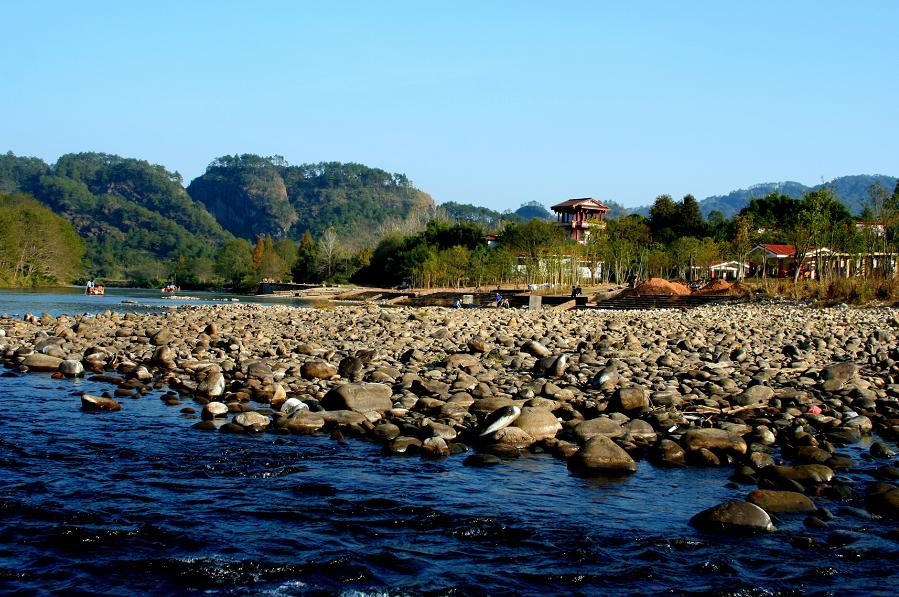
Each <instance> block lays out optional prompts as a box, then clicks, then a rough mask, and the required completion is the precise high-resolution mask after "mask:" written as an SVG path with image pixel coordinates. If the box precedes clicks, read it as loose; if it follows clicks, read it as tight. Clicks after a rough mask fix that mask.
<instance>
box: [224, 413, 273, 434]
mask: <svg viewBox="0 0 899 597" xmlns="http://www.w3.org/2000/svg"><path fill="white" fill-rule="evenodd" d="M271 421H272V420H271V419H270V418H268V417H267V416H265V415H263V414H261V413H257V412H255V411H250V412H245V413H240V414H237V415H235V416H234V419H233V420H232V422H233V423H234V424H235V425H240V426H241V427H243V428H244V429H250V430H252V431H263V430H265V428H266V427H268V426H269V424H270V423H271Z"/></svg>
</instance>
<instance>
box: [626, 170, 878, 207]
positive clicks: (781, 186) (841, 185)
mask: <svg viewBox="0 0 899 597" xmlns="http://www.w3.org/2000/svg"><path fill="white" fill-rule="evenodd" d="M878 182H879V183H880V184H881V186H883V188H885V189H886V190H887V191H889V192H890V193H892V191H893V189H894V188H895V187H896V177H894V176H884V175H882V174H875V175H868V174H856V175H853V176H840V177H839V178H834V179H833V180H831V181H829V182H825V183H822V184H819V185H815V186H813V187H808V186H805V185H804V184H802V183H798V182H792V181H787V182H765V183H761V184H756V185H752V186H751V187H749V188H748V189H738V190H736V191H731V192H730V193H728V194H727V195H713V196H712V197H706V198H705V199H703V200H702V201H700V202H699V209H700V210H701V211H702V215H704V216H705V217H708V216H709V214H710V213H711V212H713V211H720V212H721V213H722V214H724V217H725V218H730V217H731V216H734V215H736V214H738V213H739V212H740V210H741V209H743V208H744V207H746V206H747V205H749V201H750V199H752V198H761V197H764V196H765V195H768V194H770V193H781V194H783V195H789V196H790V197H793V198H795V199H800V198H801V197H802V195H803V194H804V193H808V192H809V191H813V190H815V189H820V188H822V187H830V189H831V190H832V191H833V193H834V195H835V196H836V198H837V199H839V200H840V201H842V202H843V205H845V206H846V208H847V209H848V210H849V212H850V213H852V214H854V215H856V214H859V213H861V212H862V210H864V209H865V205H866V204H867V203H868V201H869V200H870V196H869V195H868V189H869V188H871V187H872V186H874V185H875V184H876V183H878ZM641 209H645V210H646V212H647V213H648V212H649V208H648V207H645V208H641Z"/></svg>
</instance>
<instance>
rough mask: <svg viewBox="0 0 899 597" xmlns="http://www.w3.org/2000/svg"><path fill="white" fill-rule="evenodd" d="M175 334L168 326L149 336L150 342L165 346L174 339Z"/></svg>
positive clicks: (154, 344)
mask: <svg viewBox="0 0 899 597" xmlns="http://www.w3.org/2000/svg"><path fill="white" fill-rule="evenodd" d="M174 337H175V335H174V334H173V333H172V330H170V329H169V328H162V329H161V330H159V331H158V332H156V333H155V334H153V335H152V336H150V344H152V345H153V346H165V345H166V344H168V343H169V342H171V341H172V340H173V339H174Z"/></svg>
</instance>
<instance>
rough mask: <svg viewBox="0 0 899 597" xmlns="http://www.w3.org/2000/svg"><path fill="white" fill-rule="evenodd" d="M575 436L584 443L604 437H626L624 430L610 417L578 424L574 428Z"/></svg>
mask: <svg viewBox="0 0 899 597" xmlns="http://www.w3.org/2000/svg"><path fill="white" fill-rule="evenodd" d="M574 434H575V435H577V437H578V439H580V440H581V441H582V442H587V441H590V440H591V439H593V438H594V437H596V436H597V435H603V436H606V437H620V436H622V435H624V429H622V428H621V425H619V424H618V423H617V422H615V421H613V420H612V419H609V418H608V417H598V418H596V419H589V420H587V421H582V422H581V423H578V424H577V426H576V427H575V428H574Z"/></svg>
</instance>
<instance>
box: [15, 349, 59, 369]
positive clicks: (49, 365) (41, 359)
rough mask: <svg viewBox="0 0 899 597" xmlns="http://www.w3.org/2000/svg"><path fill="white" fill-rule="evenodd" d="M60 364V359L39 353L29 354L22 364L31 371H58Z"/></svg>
mask: <svg viewBox="0 0 899 597" xmlns="http://www.w3.org/2000/svg"><path fill="white" fill-rule="evenodd" d="M60 363H62V359H61V358H59V357H53V356H50V355H48V354H42V353H39V352H33V353H31V354H30V355H28V356H27V357H25V360H24V361H23V362H22V364H23V365H25V366H26V367H28V368H29V369H31V370H32V371H59V365H60Z"/></svg>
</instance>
